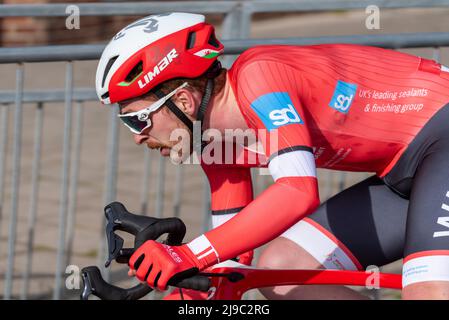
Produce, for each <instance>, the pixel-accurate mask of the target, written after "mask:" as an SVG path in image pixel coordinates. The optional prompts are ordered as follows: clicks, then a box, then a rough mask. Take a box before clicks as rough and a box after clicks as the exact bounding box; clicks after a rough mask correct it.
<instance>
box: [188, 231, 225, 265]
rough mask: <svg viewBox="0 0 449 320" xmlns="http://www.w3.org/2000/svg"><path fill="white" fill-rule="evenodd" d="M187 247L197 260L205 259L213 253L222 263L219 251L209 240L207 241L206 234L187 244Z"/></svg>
mask: <svg viewBox="0 0 449 320" xmlns="http://www.w3.org/2000/svg"><path fill="white" fill-rule="evenodd" d="M187 246H188V247H189V249H190V250H191V251H192V252H193V254H194V255H195V256H196V257H197V259H203V258H205V257H206V256H208V255H209V254H212V253H213V254H215V256H216V257H217V259H218V261H220V258H219V256H218V252H217V250H215V248H214V246H213V245H212V243H210V241H209V239H207V237H206V236H205V235H204V234H203V235H201V236H199V237H197V238H195V239H193V240H192V241H190V242H189V243H187Z"/></svg>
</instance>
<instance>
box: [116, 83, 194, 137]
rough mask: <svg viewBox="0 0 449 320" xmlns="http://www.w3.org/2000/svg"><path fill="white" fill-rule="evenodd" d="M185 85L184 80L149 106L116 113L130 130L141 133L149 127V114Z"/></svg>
mask: <svg viewBox="0 0 449 320" xmlns="http://www.w3.org/2000/svg"><path fill="white" fill-rule="evenodd" d="M186 86H187V82H184V83H183V84H182V85H180V86H179V87H177V88H176V89H175V90H173V91H172V92H170V93H169V94H167V95H166V96H164V97H162V98H160V99H159V100H157V101H156V102H154V103H152V104H151V105H150V106H148V107H146V108H145V109H142V110H139V111H136V112H130V113H125V114H119V115H117V116H118V117H119V118H120V119H121V120H122V121H123V123H124V124H125V125H126V126H127V127H128V128H129V130H131V132H132V133H134V134H142V132H144V131H145V130H146V129H148V128H149V127H151V119H150V114H151V113H152V112H154V111H156V110H157V109H159V108H160V107H162V106H163V105H164V103H165V102H167V100H168V99H170V98H171V97H172V96H173V95H174V94H175V93H176V91H178V90H179V89H182V88H184V87H186Z"/></svg>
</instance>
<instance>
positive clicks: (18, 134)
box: [0, 0, 449, 299]
mask: <svg viewBox="0 0 449 320" xmlns="http://www.w3.org/2000/svg"><path fill="white" fill-rule="evenodd" d="M368 4H370V5H372V4H374V5H378V6H380V7H382V8H401V7H437V6H445V7H449V0H447V1H443V0H440V1H418V0H416V1H409V0H407V1H405V0H401V1H394V2H385V1H381V0H376V1H369V3H368V2H366V1H308V0H302V1H256V0H254V1H214V2H213V3H210V4H208V3H207V2H206V1H204V2H203V1H187V2H148V3H141V2H136V3H134V2H127V3H101V4H100V3H86V4H78V6H79V7H80V11H81V14H82V15H84V16H88V15H102V16H107V15H142V14H143V13H145V12H148V13H150V12H164V11H171V10H172V9H173V8H176V10H177V11H186V12H199V13H221V14H224V15H225V19H224V20H223V25H222V27H223V39H224V40H223V43H224V45H225V48H226V51H225V54H227V55H235V54H239V53H241V52H242V51H244V50H245V49H247V48H249V47H252V46H254V45H258V44H296V45H307V44H317V43H332V42H345V43H353V44H363V45H374V46H380V47H384V48H393V49H399V48H410V47H433V48H436V49H435V53H434V57H435V58H436V59H438V57H439V51H438V47H440V46H449V33H421V34H419V33H418V34H391V35H382V36H367V35H359V36H339V37H337V36H336V37H315V38H288V39H285V38H284V39H257V40H256V39H247V38H248V36H249V27H250V23H251V16H252V15H253V13H258V12H287V11H288V12H291V11H297V12H300V11H325V10H335V9H357V8H364V7H365V6H366V5H368ZM66 6H67V5H66V4H40V5H3V6H0V18H1V17H13V16H30V17H54V16H60V17H61V16H66V12H65V9H66ZM230 39H232V40H230ZM242 39H244V40H242ZM103 48H104V45H65V46H47V47H32V48H0V63H17V70H16V90H15V91H14V92H11V91H1V92H0V135H1V136H0V223H1V222H2V215H3V203H4V194H5V175H6V172H5V170H6V169H5V168H6V150H7V139H8V116H9V109H10V106H11V105H13V104H14V105H15V109H14V122H13V139H14V140H13V150H12V163H13V166H12V174H11V200H10V202H11V208H10V221H9V228H8V229H9V231H8V248H7V249H8V255H7V267H6V273H5V288H4V299H10V298H11V297H12V286H13V278H14V277H13V274H14V259H15V245H16V238H17V237H16V236H17V226H18V220H17V217H18V203H19V199H18V197H19V193H20V190H21V189H20V175H21V167H20V159H21V148H22V126H23V123H22V119H23V113H24V107H23V104H24V103H34V104H36V118H35V133H34V151H33V152H34V156H33V157H34V158H33V161H32V177H31V196H30V198H31V201H30V208H29V215H28V227H27V244H26V247H27V256H26V268H25V271H24V273H23V275H22V279H23V282H22V288H21V295H20V297H21V298H22V299H26V298H27V297H28V289H29V280H30V277H31V274H32V270H31V265H32V258H33V243H34V235H35V225H36V221H37V220H36V217H37V204H38V192H39V172H40V165H41V162H40V160H41V155H42V130H43V127H44V126H43V121H44V110H45V105H46V104H47V103H52V102H62V101H64V105H65V107H64V134H63V151H62V168H61V175H60V177H61V188H60V190H59V192H60V197H59V198H60V204H59V217H58V219H59V229H58V231H59V232H58V245H57V261H56V272H55V285H54V292H53V298H54V299H60V298H61V293H62V287H63V286H62V284H63V272H64V265H67V264H69V263H70V258H71V254H72V252H73V248H72V246H73V239H74V229H73V228H74V226H73V225H74V221H75V220H74V219H75V212H76V208H77V202H76V199H77V190H78V184H77V183H78V175H79V170H80V158H79V155H80V152H81V145H82V137H81V132H82V128H83V103H84V102H87V101H96V100H97V97H96V94H95V91H94V90H93V89H91V88H74V85H73V61H78V60H95V59H98V58H99V56H100V54H101V52H102V50H103ZM44 61H45V62H49V61H67V62H66V78H65V89H64V90H49V91H42V90H41V91H24V65H23V63H27V62H44ZM230 61H231V60H229V59H228V60H227V64H228V65H229V63H230ZM74 102H75V111H76V114H75V127H74V130H72V125H71V124H72V117H73V115H72V107H73V103H74ZM109 112H110V119H109V132H108V133H107V136H108V143H107V161H106V166H105V172H106V173H105V176H106V181H105V182H104V184H105V192H104V199H103V201H104V203H109V202H111V201H113V200H114V199H115V198H116V193H117V190H116V189H117V170H118V147H119V145H118V141H119V139H118V134H119V129H118V121H117V118H116V113H117V107H114V108H110V111H109ZM72 131H74V135H75V139H74V145H73V148H74V149H72V145H71V141H72V136H71V135H72ZM72 152H73V153H72ZM71 154H72V156H71ZM151 161H152V158H151V157H150V151H149V150H146V151H145V153H144V158H143V162H144V169H143V174H142V191H141V205H140V207H141V213H144V214H145V213H147V212H148V210H149V208H148V202H147V200H146V197H147V195H148V192H149V190H148V188H149V181H150V177H151V172H150V163H151ZM165 165H166V161H165V160H163V159H162V157H160V158H159V162H158V177H157V182H156V189H157V190H156V193H157V196H156V204H155V211H154V212H153V214H154V215H156V216H161V215H162V212H163V205H164V203H163V195H164V192H165V186H164V183H165ZM329 174H330V173H329ZM332 177H333V176H332V174H330V176H328V177H327V178H332ZM345 178H346V176H345V174H344V173H342V174H341V175H339V178H338V179H339V189H342V188H344V187H345ZM182 179H183V167H182V166H178V167H177V169H176V174H175V180H176V182H175V189H174V190H173V192H174V197H173V204H172V210H173V214H174V215H175V216H179V215H180V209H181V205H182V201H181V194H182V191H183V186H182ZM254 180H255V181H254V183H255V184H256V186H255V190H256V192H257V191H258V190H261V189H263V188H264V187H265V186H266V185H267V183H269V182H268V181H267V180H266V179H261V178H260V177H257V176H255V179H254ZM328 180H331V179H328ZM203 188H204V193H203V196H204V198H203V209H202V210H203V214H204V219H203V228H202V229H203V230H206V229H207V228H208V226H209V207H210V203H209V202H210V200H209V196H210V195H209V188H208V183H207V181H206V180H204V186H203ZM332 188H333V185H332V184H331V183H328V187H326V189H325V190H326V196H325V198H327V197H329V196H330V195H331V193H332ZM99 214H100V213H99ZM104 250H105V248H104V242H103V246H102V247H101V248H100V250H99V255H98V256H99V261H101V260H102V258H103V255H102V253H103V252H104Z"/></svg>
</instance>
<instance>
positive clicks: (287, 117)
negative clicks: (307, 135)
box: [251, 92, 304, 131]
mask: <svg viewBox="0 0 449 320" xmlns="http://www.w3.org/2000/svg"><path fill="white" fill-rule="evenodd" d="M251 108H252V109H253V110H254V111H255V112H256V113H257V115H258V117H259V119H260V120H262V122H263V123H264V125H265V127H266V128H267V129H268V131H271V130H273V129H276V128H278V127H281V126H284V125H287V124H293V123H298V124H303V123H304V122H303V121H302V119H301V117H300V116H299V114H298V112H297V111H296V109H295V107H294V106H293V102H292V100H291V99H290V96H289V95H288V93H287V92H272V93H267V94H264V95H263V96H260V97H259V98H257V99H256V100H254V101H253V102H252V103H251Z"/></svg>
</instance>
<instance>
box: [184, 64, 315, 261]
mask: <svg viewBox="0 0 449 320" xmlns="http://www.w3.org/2000/svg"><path fill="white" fill-rule="evenodd" d="M299 82H300V79H297V76H296V75H295V74H292V71H291V70H289V69H287V68H286V67H284V66H283V65H282V64H279V63H276V62H268V61H258V62H252V63H251V64H249V65H247V66H245V67H244V68H242V70H240V71H239V72H238V75H237V80H236V83H235V84H236V86H235V91H236V92H235V93H236V96H237V100H238V102H239V105H240V108H241V112H242V114H243V116H244V117H245V119H246V121H247V123H248V125H249V127H250V128H252V129H254V130H256V133H257V135H258V137H259V139H260V140H261V142H262V145H263V147H264V152H265V154H266V156H267V157H268V161H269V163H268V168H269V171H270V173H271V175H272V177H273V179H274V181H275V183H274V184H272V185H271V186H270V187H269V188H267V189H266V190H265V191H264V192H263V193H261V194H260V195H259V196H258V197H257V198H256V199H255V200H253V201H251V202H250V203H249V204H248V205H247V206H246V207H245V208H244V209H243V210H241V211H240V213H239V214H237V215H236V216H235V217H233V218H232V219H230V220H229V221H227V222H225V223H224V224H222V225H220V226H219V227H217V228H215V229H213V230H211V231H209V232H207V233H205V234H204V235H202V236H200V237H199V238H196V239H194V240H193V241H192V242H191V243H190V244H189V246H190V248H191V249H192V251H193V252H194V253H195V254H197V257H198V258H200V257H201V258H205V259H207V260H208V264H211V263H214V262H216V261H224V260H227V259H230V258H232V257H235V256H237V255H239V254H241V253H243V252H246V251H248V250H251V249H254V248H257V247H259V246H261V245H263V244H265V243H267V242H268V241H270V240H272V239H274V238H276V237H277V236H279V235H281V234H282V233H283V232H284V231H285V230H287V229H288V228H289V227H290V226H292V225H293V224H295V223H296V222H298V221H299V220H301V219H302V218H303V217H305V216H306V215H308V214H310V213H312V212H313V211H314V210H315V209H316V208H317V206H318V205H319V195H318V186H317V179H316V168H315V159H314V156H313V153H312V144H311V139H310V134H309V130H308V127H307V117H306V115H307V114H306V110H304V109H303V106H302V104H301V101H300V97H299V96H298V92H299V90H298V88H296V86H298V85H299ZM229 190H230V192H231V193H234V192H236V191H235V190H233V189H232V188H230V189H229ZM206 247H207V248H209V251H207V250H206ZM204 252H209V256H207V255H206V256H205V255H204Z"/></svg>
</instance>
